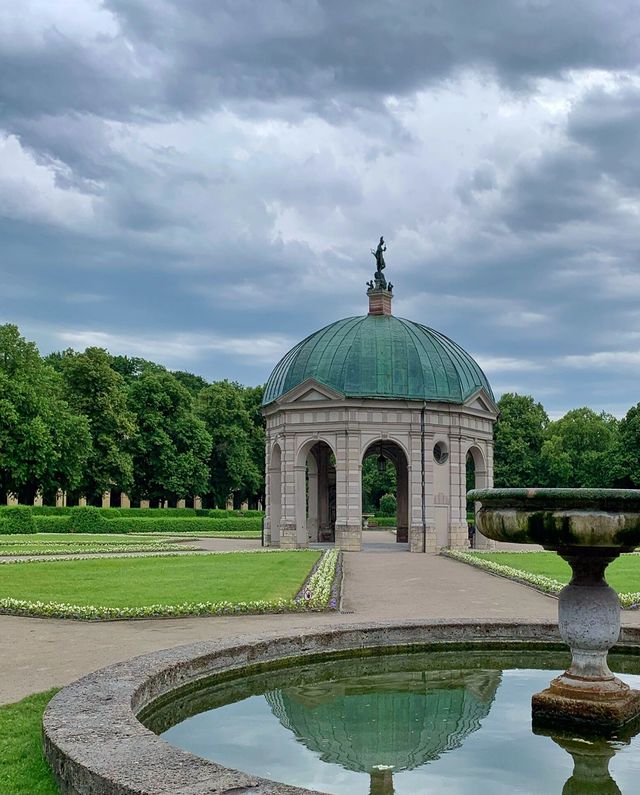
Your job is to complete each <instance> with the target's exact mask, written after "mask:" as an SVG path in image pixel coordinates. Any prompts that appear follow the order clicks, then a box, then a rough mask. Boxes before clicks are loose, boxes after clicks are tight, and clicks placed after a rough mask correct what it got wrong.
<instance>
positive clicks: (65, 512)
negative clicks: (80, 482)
mask: <svg viewBox="0 0 640 795" xmlns="http://www.w3.org/2000/svg"><path fill="white" fill-rule="evenodd" d="M16 507H20V508H29V509H30V510H31V512H32V513H33V515H34V516H69V515H71V513H72V512H73V511H75V510H76V508H77V507H79V506H74V507H71V506H64V507H60V508H56V507H54V506H52V505H20V506H16ZM87 507H91V506H87ZM6 510H8V508H2V507H0V517H1V516H2V513H3V511H6ZM96 510H98V511H100V514H101V515H102V516H104V518H105V519H113V518H116V517H119V516H122V517H127V518H133V517H136V518H145V517H146V518H153V517H156V516H166V517H167V518H173V519H179V518H182V517H190V518H202V519H207V518H210V519H229V518H233V517H236V518H238V519H241V518H245V517H246V518H255V517H262V516H264V511H227V510H226V508H96Z"/></svg>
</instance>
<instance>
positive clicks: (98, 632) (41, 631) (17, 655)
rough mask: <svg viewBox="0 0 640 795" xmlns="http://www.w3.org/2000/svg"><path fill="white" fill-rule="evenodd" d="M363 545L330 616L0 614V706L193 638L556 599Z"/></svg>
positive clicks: (541, 606) (489, 613) (544, 613)
mask: <svg viewBox="0 0 640 795" xmlns="http://www.w3.org/2000/svg"><path fill="white" fill-rule="evenodd" d="M213 540H214V541H216V542H217V543H219V542H220V541H221V540H222V539H213ZM364 542H365V545H366V547H365V548H366V549H372V550H375V551H376V554H369V553H367V552H352V553H349V554H346V555H345V556H344V560H345V580H344V588H343V603H342V608H343V612H342V613H339V614H303V615H300V614H293V615H271V616H218V617H215V618H213V617H212V618H184V619H160V620H144V621H122V622H108V623H81V622H75V621H60V620H54V619H49V620H47V619H38V618H19V617H16V616H0V637H1V638H2V641H1V644H0V670H1V671H2V678H1V679H0V703H9V702H11V701H16V700H18V699H20V698H22V697H24V696H26V695H28V694H29V693H34V692H37V691H40V690H45V689H47V688H49V687H53V686H55V685H64V684H68V683H69V682H72V681H73V680H74V679H77V678H78V677H80V676H82V675H83V674H86V673H89V672H90V671H93V670H95V669H97V668H101V667H102V666H104V665H108V664H109V663H112V662H116V661H118V660H123V659H126V658H128V657H133V656H135V655H138V654H143V653H146V652H149V651H155V650H157V649H165V648H170V647H172V646H179V645H181V644H184V643H190V642H193V641H198V640H207V639H215V638H232V637H233V636H234V635H239V634H247V633H248V634H256V635H262V636H265V635H269V634H273V633H278V632H283V631H285V632H286V631H291V630H300V631H305V630H313V629H315V628H317V627H321V626H326V625H327V624H333V625H335V624H348V623H358V622H361V621H375V620H390V621H391V620H404V619H427V620H429V619H445V620H446V619H460V618H462V619H467V620H470V621H474V620H476V619H495V620H499V621H500V620H502V621H504V620H515V621H517V620H522V621H527V622H529V621H555V620H556V617H557V602H556V600H555V599H552V598H551V597H548V596H544V595H543V594H540V593H538V592H537V591H534V590H532V589H530V588H527V587H525V586H522V585H519V584H517V583H514V582H510V581H509V580H505V579H502V578H500V577H492V576H491V575H489V574H486V573H485V572H482V571H479V570H478V569H474V568H472V567H471V566H467V565H465V564H463V563H458V562H456V561H453V560H449V559H447V558H442V557H437V556H433V555H410V554H398V552H397V549H398V547H399V546H400V545H396V544H395V537H394V536H392V535H391V534H390V533H386V532H382V531H369V532H367V533H365V538H364ZM244 543H248V542H244ZM257 544H259V542H257ZM369 545H371V546H369ZM385 547H386V549H385ZM623 623H625V624H631V625H635V626H638V625H640V612H637V611H634V612H625V613H623Z"/></svg>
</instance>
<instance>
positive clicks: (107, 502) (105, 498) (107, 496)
mask: <svg viewBox="0 0 640 795" xmlns="http://www.w3.org/2000/svg"><path fill="white" fill-rule="evenodd" d="M102 507H103V508H110V507H111V492H110V491H105V493H104V494H103V495H102Z"/></svg>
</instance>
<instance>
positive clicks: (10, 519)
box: [0, 505, 36, 535]
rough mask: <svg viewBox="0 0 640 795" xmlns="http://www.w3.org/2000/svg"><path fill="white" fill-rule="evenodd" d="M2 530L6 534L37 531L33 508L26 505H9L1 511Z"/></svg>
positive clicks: (0, 529)
mask: <svg viewBox="0 0 640 795" xmlns="http://www.w3.org/2000/svg"><path fill="white" fill-rule="evenodd" d="M0 532H2V533H3V534H6V535H13V534H14V533H16V534H18V533H19V534H22V533H35V532H36V526H35V522H34V521H33V514H32V513H31V510H30V509H29V508H28V507H27V506H25V505H12V506H7V507H6V508H3V509H2V512H0Z"/></svg>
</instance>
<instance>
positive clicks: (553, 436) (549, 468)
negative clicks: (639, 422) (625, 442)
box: [541, 408, 618, 488]
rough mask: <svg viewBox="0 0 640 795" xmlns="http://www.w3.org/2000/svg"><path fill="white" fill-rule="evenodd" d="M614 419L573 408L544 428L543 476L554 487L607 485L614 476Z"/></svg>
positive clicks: (586, 409)
mask: <svg viewBox="0 0 640 795" xmlns="http://www.w3.org/2000/svg"><path fill="white" fill-rule="evenodd" d="M617 449H618V421H617V420H616V418H615V417H613V416H611V415H610V414H606V413H605V412H602V413H601V414H597V413H596V412H595V411H593V410H592V409H589V408H580V409H573V410H572V411H569V412H567V413H566V414H565V415H564V417H561V418H560V419H559V420H555V421H553V422H550V423H549V425H548V426H547V428H546V430H545V440H544V442H543V445H542V450H541V463H542V470H543V472H544V479H545V482H546V484H547V485H548V486H552V487H557V488H563V487H565V488H598V487H600V488H607V487H609V486H611V485H612V484H613V482H614V480H615V479H616V467H615V462H616V459H617V452H616V451H617Z"/></svg>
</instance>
